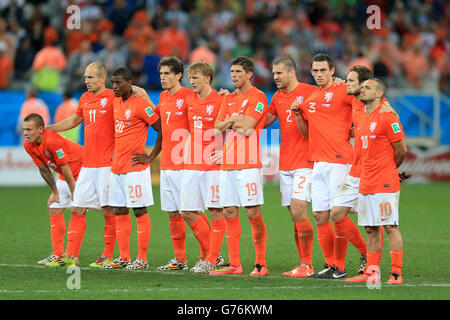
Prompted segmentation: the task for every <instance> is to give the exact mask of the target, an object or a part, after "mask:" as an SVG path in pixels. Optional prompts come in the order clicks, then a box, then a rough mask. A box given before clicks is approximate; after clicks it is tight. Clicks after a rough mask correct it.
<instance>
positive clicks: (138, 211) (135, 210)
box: [133, 207, 147, 218]
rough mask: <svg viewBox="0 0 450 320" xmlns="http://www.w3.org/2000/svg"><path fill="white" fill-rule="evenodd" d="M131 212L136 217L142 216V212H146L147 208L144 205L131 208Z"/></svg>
mask: <svg viewBox="0 0 450 320" xmlns="http://www.w3.org/2000/svg"><path fill="white" fill-rule="evenodd" d="M133 213H134V216H135V217H136V218H139V217H142V216H143V215H144V214H146V213H147V208H146V207H142V208H133Z"/></svg>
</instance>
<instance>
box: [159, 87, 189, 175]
mask: <svg viewBox="0 0 450 320" xmlns="http://www.w3.org/2000/svg"><path fill="white" fill-rule="evenodd" d="M191 95H194V92H193V91H192V90H191V89H188V88H184V87H182V88H181V89H180V90H178V91H177V92H176V93H174V94H173V95H170V94H169V92H168V91H167V90H165V91H163V92H161V95H160V96H159V103H158V105H157V106H156V109H155V112H156V113H157V114H158V115H159V116H160V117H161V127H162V150H161V164H160V166H161V169H162V170H180V169H183V168H184V162H183V156H184V155H183V149H184V146H185V144H186V140H187V138H188V136H189V121H188V117H187V112H188V111H187V104H186V103H185V102H186V99H187V97H188V96H191Z"/></svg>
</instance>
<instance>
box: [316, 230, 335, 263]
mask: <svg viewBox="0 0 450 320" xmlns="http://www.w3.org/2000/svg"><path fill="white" fill-rule="evenodd" d="M317 238H318V239H319V244H320V247H321V249H322V253H323V256H324V258H325V263H326V264H327V265H328V266H332V265H333V264H334V261H333V258H334V231H333V227H332V226H331V222H330V221H328V223H325V224H322V225H317Z"/></svg>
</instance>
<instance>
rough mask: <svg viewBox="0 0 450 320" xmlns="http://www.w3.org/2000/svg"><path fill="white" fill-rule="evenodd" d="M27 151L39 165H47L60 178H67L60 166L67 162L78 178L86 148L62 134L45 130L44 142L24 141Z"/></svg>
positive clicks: (74, 176) (75, 177)
mask: <svg viewBox="0 0 450 320" xmlns="http://www.w3.org/2000/svg"><path fill="white" fill-rule="evenodd" d="M23 147H24V148H25V151H26V152H27V153H28V154H29V155H30V156H31V158H32V159H33V162H34V163H35V164H36V165H37V166H38V167H40V166H42V165H47V166H48V167H50V168H51V169H53V170H55V171H56V172H57V173H59V179H61V180H65V179H64V176H63V175H62V171H61V168H60V167H59V166H61V165H64V164H67V165H69V167H70V170H71V171H72V175H73V178H74V179H75V180H77V178H78V174H79V173H80V169H81V165H82V163H83V156H84V148H83V146H81V145H79V144H78V143H76V142H73V141H72V140H69V139H67V138H66V137H63V136H62V135H60V134H58V133H56V132H53V131H50V130H44V137H43V138H42V142H41V143H40V144H39V145H38V144H37V143H36V142H33V143H30V142H28V141H27V140H25V141H24V142H23Z"/></svg>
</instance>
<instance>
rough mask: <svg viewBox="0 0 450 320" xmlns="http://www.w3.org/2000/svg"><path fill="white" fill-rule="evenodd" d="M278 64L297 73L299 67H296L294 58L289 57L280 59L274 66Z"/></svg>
mask: <svg viewBox="0 0 450 320" xmlns="http://www.w3.org/2000/svg"><path fill="white" fill-rule="evenodd" d="M278 64H283V65H285V66H286V67H287V68H288V69H289V70H292V69H294V70H295V71H297V65H296V63H295V61H294V59H292V57H289V56H287V57H280V58H278V59H276V60H275V61H274V62H273V65H278Z"/></svg>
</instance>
